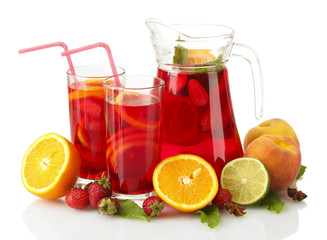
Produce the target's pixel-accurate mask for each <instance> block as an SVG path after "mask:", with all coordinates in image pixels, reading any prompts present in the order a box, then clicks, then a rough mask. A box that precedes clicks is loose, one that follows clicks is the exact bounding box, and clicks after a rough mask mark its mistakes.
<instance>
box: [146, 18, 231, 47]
mask: <svg viewBox="0 0 327 240" xmlns="http://www.w3.org/2000/svg"><path fill="white" fill-rule="evenodd" d="M151 22H153V23H156V24H161V25H163V26H165V27H168V28H170V29H172V30H174V31H176V32H177V33H179V34H181V35H182V36H185V37H187V38H189V39H192V40H194V41H199V40H210V39H225V38H233V37H234V34H235V30H234V29H233V28H231V27H229V26H226V25H223V24H215V23H178V24H168V23H164V22H161V21H158V20H157V19H154V18H149V19H147V20H146V21H145V24H146V25H147V26H148V23H151ZM191 25H194V26H196V25H198V26H201V25H202V26H214V27H220V28H224V29H226V30H228V33H225V34H219V35H213V36H201V37H197V36H189V35H187V34H185V33H182V32H181V31H179V30H178V29H176V28H174V27H173V26H177V27H178V26H191ZM149 29H150V30H151V28H149ZM153 39H157V40H165V41H172V42H176V41H178V40H169V39H168V38H162V37H161V38H160V37H155V36H153Z"/></svg>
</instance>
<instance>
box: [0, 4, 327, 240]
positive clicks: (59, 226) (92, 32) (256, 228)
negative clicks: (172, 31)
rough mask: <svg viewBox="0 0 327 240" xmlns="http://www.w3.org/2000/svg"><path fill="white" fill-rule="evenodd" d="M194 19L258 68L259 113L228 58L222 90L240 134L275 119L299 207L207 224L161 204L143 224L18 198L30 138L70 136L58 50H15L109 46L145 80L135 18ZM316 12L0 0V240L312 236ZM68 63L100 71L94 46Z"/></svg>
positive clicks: (318, 153)
mask: <svg viewBox="0 0 327 240" xmlns="http://www.w3.org/2000/svg"><path fill="white" fill-rule="evenodd" d="M150 17H154V18H159V19H162V20H165V21H168V22H171V23H185V22H206V23H217V24H223V25H228V26H231V27H233V28H234V30H235V32H236V35H235V42H240V43H244V44H247V45H249V46H251V47H252V48H253V49H255V51H256V52H257V54H258V56H259V58H260V61H261V65H262V71H263V77H264V90H265V103H264V104H265V105H264V106H265V111H264V117H263V119H262V120H260V121H258V120H256V119H255V118H254V103H253V90H252V80H251V71H250V68H249V66H248V64H247V62H246V61H244V60H240V59H231V61H230V63H229V71H230V85H231V92H232V97H233V105H234V111H235V115H236V119H237V124H238V128H239V132H240V135H241V138H242V139H243V138H244V136H245V134H246V132H247V131H248V130H249V129H250V128H251V127H253V126H255V125H257V124H259V123H260V122H262V121H263V120H266V119H270V118H275V117H278V118H282V119H284V120H286V121H288V122H289V123H290V124H291V125H292V126H293V128H294V129H295V131H296V133H297V135H298V138H299V140H300V145H301V151H302V163H303V164H304V165H306V166H308V168H307V172H306V173H305V175H304V179H303V180H301V181H300V182H299V183H298V187H299V189H301V190H303V191H304V192H305V193H307V194H308V198H307V199H306V200H305V202H301V203H294V202H292V201H289V200H287V199H284V200H285V202H286V205H285V209H284V211H283V212H282V213H281V214H278V215H277V214H272V213H269V212H268V211H265V210H262V209H256V208H248V209H247V211H248V213H247V214H246V215H245V216H244V217H242V218H236V217H233V216H230V215H227V214H225V213H224V214H222V220H221V223H220V225H219V226H218V227H217V228H215V229H209V228H208V227H206V226H205V225H204V224H201V223H200V219H199V217H198V216H194V215H192V214H181V213H177V212H176V211H174V210H172V209H169V208H167V209H166V211H165V214H163V216H162V217H161V218H159V219H154V220H153V221H152V222H151V223H150V224H149V223H146V222H142V221H134V220H126V219H120V218H110V217H106V216H100V215H98V214H97V213H95V212H94V211H92V210H91V209H90V210H86V211H77V210H73V209H69V208H68V207H67V206H65V204H64V203H63V201H62V200H57V201H46V200H40V199H38V198H37V197H35V196H33V195H31V194H30V193H29V192H27V191H26V190H25V189H24V187H23V185H22V183H21V179H20V167H21V161H22V158H23V156H24V153H25V151H26V150H27V148H28V147H29V146H30V145H31V144H32V143H33V142H34V141H35V140H36V139H37V138H38V137H40V136H41V135H43V134H46V133H49V132H55V133H58V134H61V135H62V136H64V137H66V138H68V139H69V138H70V133H69V124H68V122H69V120H68V99H67V85H66V74H65V71H66V70H67V69H68V65H67V62H66V60H65V58H63V57H61V56H60V53H61V52H62V49H61V48H59V47H56V48H52V49H47V50H43V51H39V52H34V53H26V54H23V55H19V54H18V53H17V51H18V49H21V48H26V47H31V46H35V45H40V44H45V43H51V42H56V41H63V42H65V43H67V45H68V47H69V48H71V49H72V48H76V47H80V46H84V45H88V44H92V43H95V42H99V41H102V42H105V43H107V44H109V45H110V47H111V49H112V53H113V56H114V58H115V61H116V65H118V66H122V67H124V68H125V69H126V71H127V73H133V74H135V73H139V74H149V75H155V74H156V64H155V59H154V54H153V50H152V45H151V43H150V39H149V32H148V29H147V27H146V26H145V24H144V22H145V20H146V19H147V18H150ZM326 23H327V14H326V7H325V4H324V1H317V0H311V1H307V0H306V1H301V0H296V1H293V0H292V1H285V0H274V1H263V0H247V1H242V0H229V1H218V0H215V1H207V0H201V1H184V0H181V1H177V0H174V1H171V0H165V1H154V0H152V1H144V0H138V1H126V0H121V1H118V0H117V1H110V0H107V1H98V0H94V1H85V0H76V1H75V0H73V1H68V0H65V1H64V0H57V1H35V0H29V1H24V0H21V1H18V0H12V1H1V3H0V43H1V44H0V70H1V87H0V89H1V93H0V107H1V113H0V114H1V117H0V128H1V130H0V150H1V151H0V153H1V155H0V156H1V162H2V170H1V174H0V176H1V183H2V190H1V197H0V203H1V205H0V206H1V218H2V219H3V221H2V224H1V226H0V229H1V230H0V238H1V239H23V238H24V239H68V238H70V239H92V238H93V239H100V238H101V239H104V238H106V239H110V236H114V238H113V239H174V238H176V239H200V238H201V239H271V240H273V239H274V240H275V239H284V238H285V239H307V238H309V237H312V236H313V234H314V236H320V237H319V238H320V239H322V238H323V236H324V232H325V231H324V228H325V222H326V219H325V218H324V216H325V209H324V208H325V206H324V200H325V199H326V197H327V194H326V192H327V191H326V190H325V187H326V185H325V182H326V179H325V176H326V171H327V170H326V167H327V164H326V161H327V159H326V156H327V154H326V136H327V127H326V123H327V113H326V111H327V110H326V103H327V96H326V84H325V82H326V81H327V73H326V68H327V67H326V65H327V61H326V56H327V44H326V43H327V32H326V31H327V30H326ZM72 58H73V63H74V65H75V66H77V65H83V64H106V63H107V61H108V59H107V57H106V54H105V52H104V50H103V49H95V50H93V51H92V52H91V51H88V52H85V53H81V54H78V55H74V56H73V57H72Z"/></svg>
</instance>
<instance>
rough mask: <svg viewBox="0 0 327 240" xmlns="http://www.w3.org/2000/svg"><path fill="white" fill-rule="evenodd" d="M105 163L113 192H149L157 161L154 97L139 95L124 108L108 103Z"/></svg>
mask: <svg viewBox="0 0 327 240" xmlns="http://www.w3.org/2000/svg"><path fill="white" fill-rule="evenodd" d="M106 104H107V106H106V107H107V112H108V115H107V116H108V118H109V121H108V123H109V125H108V126H109V129H108V131H109V133H108V136H109V137H108V142H107V143H108V148H107V153H106V154H107V162H108V165H109V181H110V182H111V186H112V189H113V191H114V192H116V193H121V194H142V193H147V192H151V191H153V186H152V175H153V171H154V168H155V167H156V166H157V164H158V163H159V162H160V139H159V130H160V122H161V119H160V116H161V115H160V113H161V103H160V101H159V99H158V98H156V97H154V96H150V95H142V96H141V98H140V99H139V100H136V101H132V102H129V103H128V102H127V103H126V104H124V105H121V104H115V103H114V99H111V100H109V102H107V103H106Z"/></svg>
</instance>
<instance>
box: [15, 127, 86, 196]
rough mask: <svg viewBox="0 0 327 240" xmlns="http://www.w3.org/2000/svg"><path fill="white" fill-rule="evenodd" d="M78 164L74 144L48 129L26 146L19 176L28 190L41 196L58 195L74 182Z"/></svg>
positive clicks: (77, 174)
mask: <svg viewBox="0 0 327 240" xmlns="http://www.w3.org/2000/svg"><path fill="white" fill-rule="evenodd" d="M80 165H81V160H80V156H79V153H78V152H77V150H76V148H75V147H74V145H73V144H72V143H71V142H69V141H68V140H67V139H65V138H64V137H62V136H60V135H58V134H55V133H48V134H46V135H44V136H42V137H40V138H39V139H37V140H36V141H35V142H34V143H33V144H32V145H31V146H30V147H29V148H28V150H27V152H26V153H25V156H24V159H23V163H22V168H21V177H22V181H23V184H24V186H25V188H26V189H27V190H28V191H29V192H31V193H33V194H34V195H36V196H38V197H40V198H45V199H57V198H60V197H63V196H64V195H66V193H67V191H68V190H69V189H70V188H71V187H72V186H73V185H74V184H75V183H76V181H77V178H78V176H79V172H80Z"/></svg>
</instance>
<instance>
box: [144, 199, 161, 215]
mask: <svg viewBox="0 0 327 240" xmlns="http://www.w3.org/2000/svg"><path fill="white" fill-rule="evenodd" d="M142 207H143V211H144V212H145V214H146V215H148V216H150V217H154V216H159V214H160V212H161V211H162V210H163V208H164V207H165V206H164V204H163V201H162V200H161V199H160V198H159V197H157V196H152V197H148V198H147V199H145V200H144V201H143V205H142Z"/></svg>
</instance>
